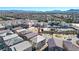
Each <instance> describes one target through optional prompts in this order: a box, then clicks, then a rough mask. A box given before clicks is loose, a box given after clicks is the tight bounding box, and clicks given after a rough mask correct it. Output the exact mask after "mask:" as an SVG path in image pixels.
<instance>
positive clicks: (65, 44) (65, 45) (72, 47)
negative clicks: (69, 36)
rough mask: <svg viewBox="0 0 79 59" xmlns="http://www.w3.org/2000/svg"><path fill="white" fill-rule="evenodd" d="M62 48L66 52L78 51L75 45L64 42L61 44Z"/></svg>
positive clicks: (78, 48)
mask: <svg viewBox="0 0 79 59" xmlns="http://www.w3.org/2000/svg"><path fill="white" fill-rule="evenodd" d="M63 47H64V48H65V49H66V50H67V51H79V47H78V46H76V45H75V44H73V43H72V42H70V41H64V42H63Z"/></svg>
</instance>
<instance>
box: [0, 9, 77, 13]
mask: <svg viewBox="0 0 79 59" xmlns="http://www.w3.org/2000/svg"><path fill="white" fill-rule="evenodd" d="M0 13H79V9H70V10H67V11H61V10H52V11H45V12H43V11H29V10H28V11H25V10H0Z"/></svg>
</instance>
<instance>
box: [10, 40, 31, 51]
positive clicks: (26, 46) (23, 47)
mask: <svg viewBox="0 0 79 59" xmlns="http://www.w3.org/2000/svg"><path fill="white" fill-rule="evenodd" d="M10 48H11V49H12V51H32V45H31V44H30V43H29V42H28V41H24V42H21V43H18V44H16V45H13V46H11V47H10Z"/></svg>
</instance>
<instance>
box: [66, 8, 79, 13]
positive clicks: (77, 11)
mask: <svg viewBox="0 0 79 59" xmlns="http://www.w3.org/2000/svg"><path fill="white" fill-rule="evenodd" d="M66 12H70V13H79V9H70V10H67V11H66Z"/></svg>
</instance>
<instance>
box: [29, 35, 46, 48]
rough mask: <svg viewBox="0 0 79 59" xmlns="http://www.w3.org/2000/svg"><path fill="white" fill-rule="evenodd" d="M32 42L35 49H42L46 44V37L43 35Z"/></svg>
mask: <svg viewBox="0 0 79 59" xmlns="http://www.w3.org/2000/svg"><path fill="white" fill-rule="evenodd" d="M30 41H31V42H32V45H33V47H34V48H35V49H41V48H42V47H43V46H44V45H45V44H46V39H45V37H43V36H41V35H37V36H35V37H33V38H31V39H30Z"/></svg>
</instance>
